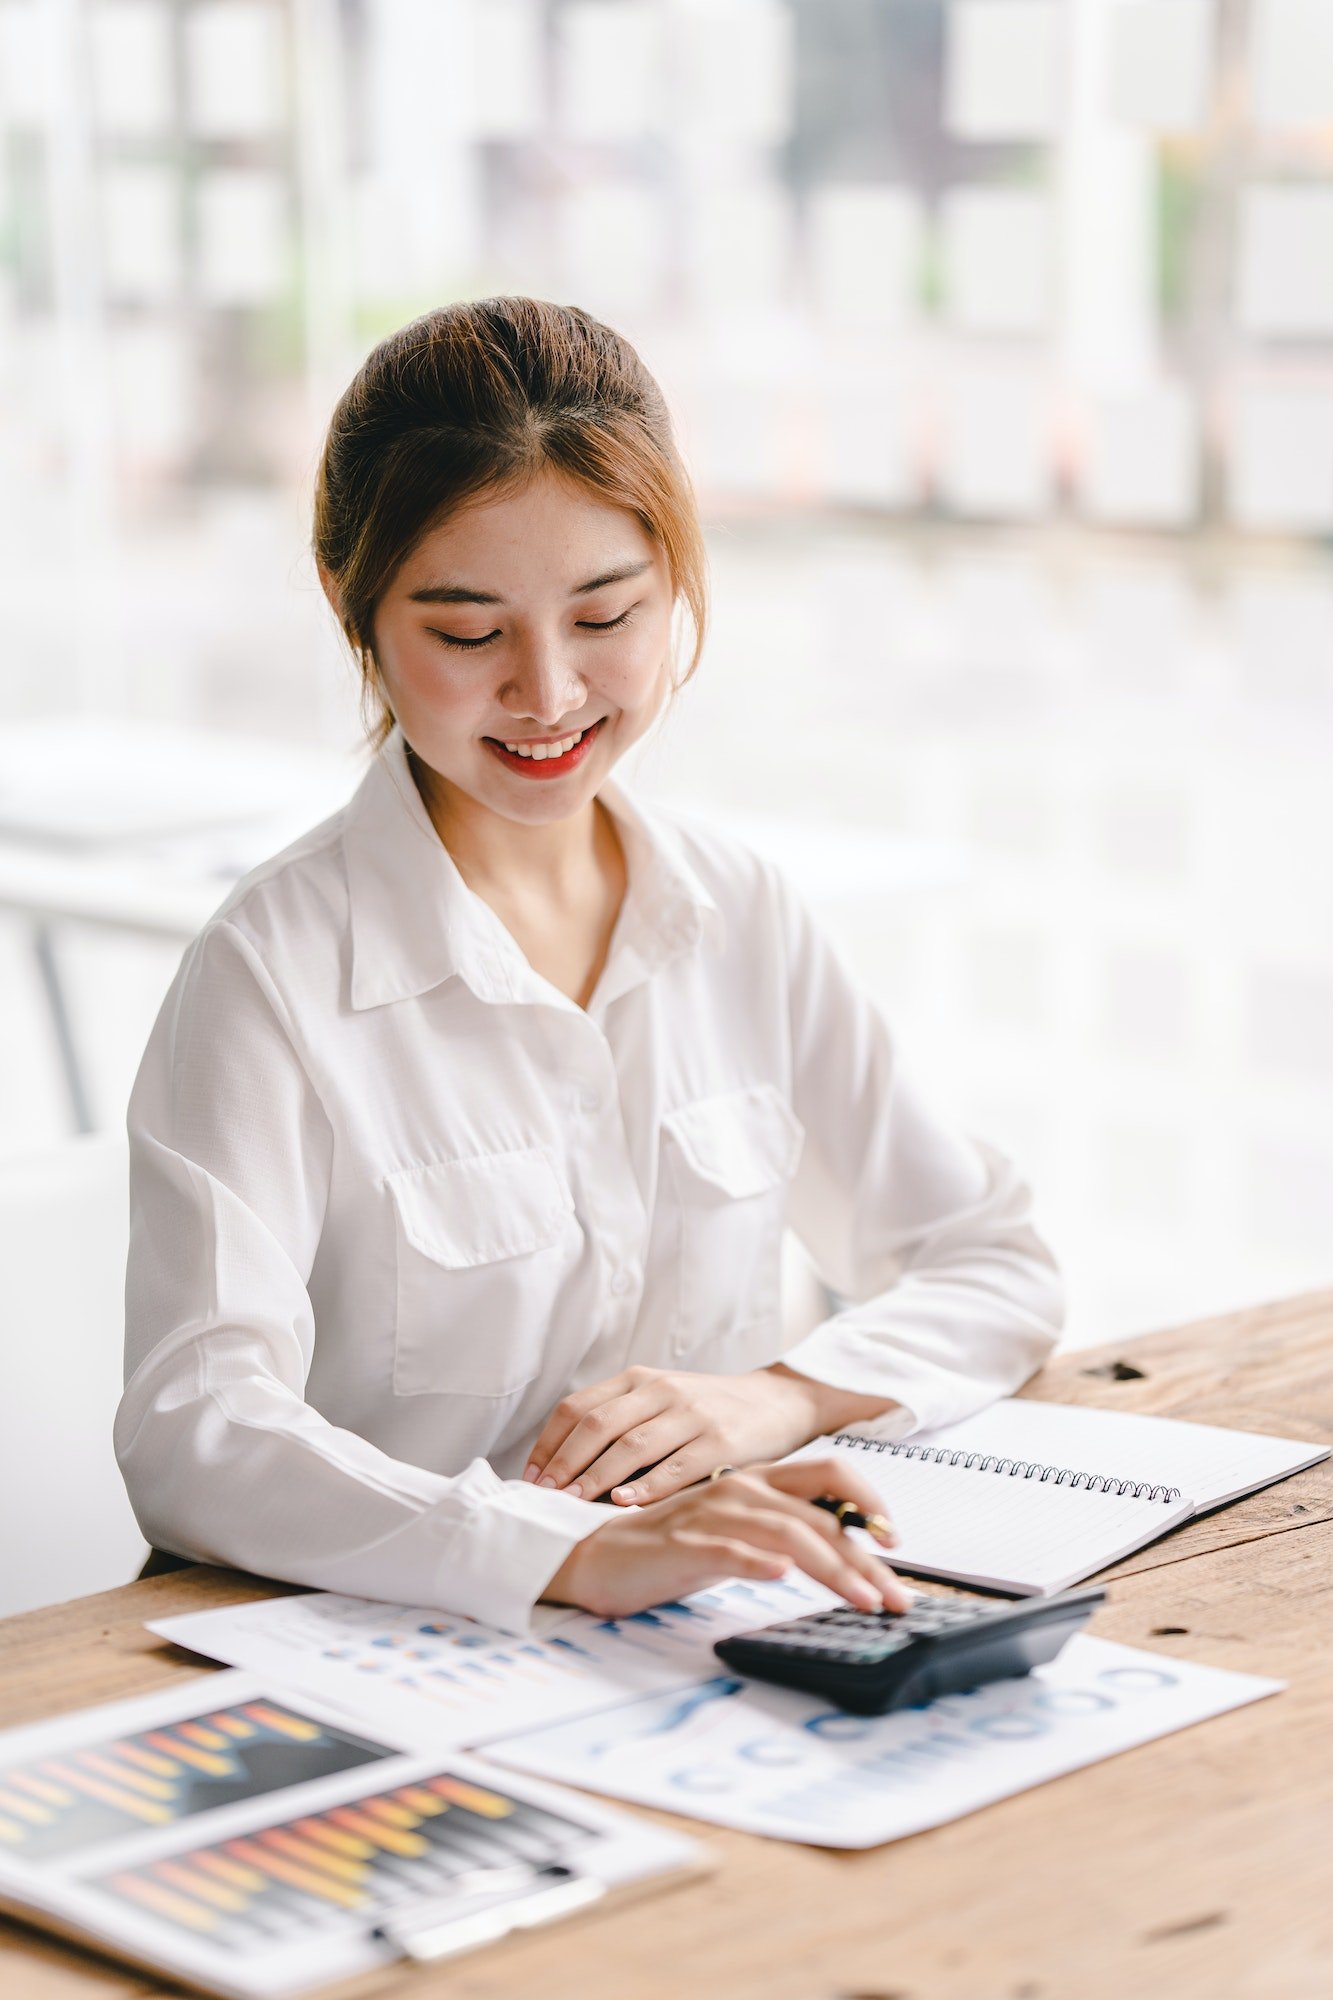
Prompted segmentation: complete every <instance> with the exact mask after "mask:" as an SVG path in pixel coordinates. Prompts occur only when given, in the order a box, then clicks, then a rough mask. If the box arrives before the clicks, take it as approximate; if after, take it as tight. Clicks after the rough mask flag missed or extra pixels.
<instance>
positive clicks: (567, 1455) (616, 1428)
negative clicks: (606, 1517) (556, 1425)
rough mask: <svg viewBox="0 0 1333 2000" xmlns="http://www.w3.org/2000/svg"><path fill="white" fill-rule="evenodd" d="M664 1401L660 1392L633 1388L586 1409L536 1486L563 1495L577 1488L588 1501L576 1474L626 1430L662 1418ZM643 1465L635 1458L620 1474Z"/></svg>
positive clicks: (618, 1438) (599, 1455) (547, 1464)
mask: <svg viewBox="0 0 1333 2000" xmlns="http://www.w3.org/2000/svg"><path fill="white" fill-rule="evenodd" d="M663 1400H664V1397H663V1392H662V1391H661V1390H660V1389H635V1390H632V1391H631V1392H630V1393H629V1394H628V1395H626V1396H615V1397H613V1398H612V1399H611V1401H610V1402H605V1403H602V1404H601V1405H600V1406H599V1407H598V1408H597V1409H595V1410H589V1411H588V1413H587V1415H586V1416H583V1417H580V1419H579V1421H578V1422H577V1423H576V1424H575V1426H574V1428H573V1430H572V1431H571V1432H570V1433H569V1436H568V1437H567V1438H566V1439H565V1440H564V1443H563V1444H562V1445H561V1446H560V1448H559V1450H558V1451H556V1452H554V1453H553V1454H552V1456H551V1457H550V1458H549V1459H548V1460H547V1463H546V1470H545V1471H544V1472H543V1473H542V1474H541V1476H540V1478H539V1479H538V1481H537V1484H538V1485H539V1486H561V1487H563V1488H564V1489H565V1491H566V1492H571V1491H572V1490H573V1488H574V1487H575V1486H577V1487H578V1489H579V1493H580V1494H581V1495H584V1496H585V1497H586V1498H588V1499H591V1498H592V1495H591V1493H590V1492H588V1491H587V1489H585V1488H584V1486H583V1482H582V1480H581V1478H580V1477H579V1475H580V1474H581V1473H582V1472H584V1471H586V1469H587V1468H588V1466H590V1465H591V1464H593V1462H594V1461H595V1460H596V1459H598V1458H600V1457H602V1455H603V1453H605V1452H607V1451H609V1450H610V1449H611V1447H612V1446H613V1445H615V1444H616V1443H618V1442H619V1440H620V1439H621V1438H622V1437H624V1436H625V1434H626V1432H627V1431H632V1430H637V1429H639V1428H640V1427H642V1426H643V1425H645V1424H647V1423H648V1422H649V1421H650V1420H651V1419H652V1418H653V1417H659V1416H661V1415H662V1413H663V1411H662V1405H663ZM642 1464H643V1460H642V1459H641V1458H636V1459H635V1460H634V1461H633V1464H631V1465H627V1466H624V1467H622V1473H623V1472H634V1471H636V1470H637V1469H638V1467H639V1466H641V1465H642Z"/></svg>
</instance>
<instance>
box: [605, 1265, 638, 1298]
mask: <svg viewBox="0 0 1333 2000" xmlns="http://www.w3.org/2000/svg"><path fill="white" fill-rule="evenodd" d="M633 1283H634V1280H633V1278H632V1277H631V1276H630V1274H629V1272H628V1271H617V1272H615V1273H614V1275H613V1276H612V1279H611V1290H612V1291H613V1292H614V1293H615V1295H616V1297H617V1298H618V1299H623V1298H624V1296H625V1294H626V1292H627V1291H628V1290H629V1289H630V1287H631V1285H632V1284H633Z"/></svg>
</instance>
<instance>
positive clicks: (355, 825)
mask: <svg viewBox="0 0 1333 2000" xmlns="http://www.w3.org/2000/svg"><path fill="white" fill-rule="evenodd" d="M598 796H599V797H600V799H601V801H602V804H603V805H604V806H606V808H607V810H608V811H609V812H610V813H611V815H612V817H613V818H614V820H615V822H616V829H617V832H618V833H619V834H620V837H621V843H622V845H623V847H624V850H625V860H626V867H627V870H628V876H629V883H628V887H627V890H626V895H625V904H624V907H623V908H622V910H621V913H620V918H619V920H618V922H617V924H616V928H615V932H614V935H613V938H612V945H611V951H610V953H609V954H608V959H607V964H606V966H605V968H604V970H603V973H602V977H601V979H600V980H599V981H598V986H597V993H596V995H595V996H594V997H595V1001H596V1004H597V1006H598V1008H599V1009H600V1008H601V1007H603V1006H605V1005H607V1004H609V1002H610V1001H611V1000H613V999H615V998H617V997H618V996H619V994H621V993H623V992H626V991H628V989H629V988H630V987H632V986H634V985H637V984H638V983H639V981H640V980H641V979H645V978H647V977H648V976H649V975H650V974H651V973H652V972H654V971H655V970H656V969H657V968H658V967H659V966H660V965H663V964H665V963H666V962H667V961H668V960H669V959H671V958H674V957H677V956H679V955H680V954H681V953H682V952H685V951H688V950H692V949H693V948H694V947H695V945H697V944H698V943H699V941H700V939H701V937H702V936H703V935H704V934H705V932H708V933H709V934H710V935H711V936H712V937H713V938H716V937H717V936H718V935H719V933H720V928H721V914H720V912H719V910H718V907H717V904H716V903H715V902H714V900H713V898H712V897H711V896H710V895H709V893H708V891H707V889H706V888H705V887H704V885H703V883H702V882H701V881H700V880H699V877H698V875H697V874H696V873H695V871H694V870H693V868H692V867H691V866H690V864H689V862H688V861H687V859H686V857H685V854H684V852H683V850H682V844H681V841H680V839H679V836H678V835H677V833H676V831H675V829H674V828H673V827H671V826H670V824H669V823H666V822H663V821H662V820H661V819H659V818H658V816H657V815H656V814H653V815H651V816H650V815H649V814H647V813H646V812H645V811H644V810H643V809H642V808H641V807H640V806H639V805H637V804H636V803H635V802H634V801H633V800H631V799H630V798H629V796H628V795H627V794H626V792H625V791H624V790H623V788H622V787H621V786H620V785H618V784H615V783H614V782H608V783H607V784H606V785H604V786H603V787H602V790H601V792H600V793H599V794H598ZM342 841H343V853H344V857H345V861H346V867H347V884H348V895H349V900H350V909H351V929H352V981H351V1000H352V1006H353V1007H354V1008H356V1009H358V1010H360V1009H362V1008H365V1007H379V1006H383V1005H384V1004H386V1003H387V1002H389V1001H393V1000H406V999H410V998H412V997H414V996H415V995H417V994H421V993H426V992H428V991H430V989H431V988H432V987H435V986H439V985H440V984H442V983H443V981H445V980H446V979H452V978H460V979H462V980H463V981H464V982H465V983H466V984H467V985H468V986H469V987H470V988H471V989H472V991H473V992H474V993H476V994H477V996H478V997H479V998H480V999H483V1000H491V1001H510V1000H542V1001H545V1002H547V1003H550V1002H551V1000H552V996H553V989H552V988H551V986H550V985H549V984H548V983H547V981H545V980H543V979H542V978H541V977H540V976H539V975H538V974H537V973H535V972H534V971H533V969H532V967H531V966H530V965H529V964H528V961H527V959H526V958H525V957H524V955H523V953H522V951H521V950H520V948H519V946H518V944H517V943H516V941H515V940H514V938H513V937H512V936H511V935H510V933H509V932H508V931H507V930H506V929H505V927H504V925H503V924H502V923H501V921H500V919H499V917H497V916H496V914H495V912H494V910H492V909H491V907H490V905H489V904H488V903H487V902H485V901H484V899H483V898H482V897H480V896H478V895H477V894H476V893H475V891H474V890H472V889H469V888H468V886H467V884H466V882H465V881H464V880H463V877H462V876H461V874H460V873H459V871H458V868H457V866H456V864H455V862H454V860H453V857H452V856H451V855H450V853H449V850H448V848H447V847H446V846H445V845H444V842H443V841H442V840H441V839H440V837H439V835H438V834H437V833H436V831H435V828H434V825H433V824H432V822H431V818H430V815H429V814H428V813H427V811H426V808H425V805H424V804H423V802H422V799H421V795H420V793H419V792H418V791H417V788H416V784H415V782H414V780H413V777H412V773H411V770H410V768H409V766H408V762H407V746H406V744H405V743H404V741H403V736H402V731H401V730H400V729H397V728H395V729H394V731H393V733H392V735H391V736H390V737H389V738H388V740H387V741H386V742H385V744H384V745H383V747H382V749H381V750H380V751H379V752H378V754H377V755H376V757H375V760H374V762H373V764H372V765H371V767H370V769H369V771H368V772H367V773H366V776H365V777H364V779H363V780H362V782H361V784H360V786H359V787H358V789H357V791H356V793H355V794H354V796H353V797H352V799H351V801H350V802H349V804H348V806H347V810H346V813H345V814H344V818H343V830H342ZM567 1004H569V1005H571V1006H572V1005H573V1002H572V1001H571V1002H569V1003H567Z"/></svg>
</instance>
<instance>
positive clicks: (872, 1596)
mask: <svg viewBox="0 0 1333 2000" xmlns="http://www.w3.org/2000/svg"><path fill="white" fill-rule="evenodd" d="M719 1505H720V1507H722V1508H724V1509H725V1511H723V1512H719V1513H718V1514H717V1515H715V1516H713V1517H712V1518H713V1520H715V1521H716V1528H717V1532H719V1533H721V1534H726V1535H729V1536H731V1537H732V1538H733V1539H739V1540H744V1541H748V1542H752V1543H754V1544H755V1546H756V1547H759V1548H764V1549H770V1550H773V1551H775V1552H776V1553H778V1554H780V1555H785V1556H788V1557H789V1558H790V1559H791V1561H792V1562H794V1563H795V1564H796V1565H797V1566H798V1568H800V1569H803V1570H804V1571H805V1573H806V1575H807V1576H811V1577H813V1578H814V1579H815V1582H816V1583H822V1584H824V1585H825V1586H826V1588H827V1589H829V1590H835V1591H837V1593H838V1595H839V1596H840V1597H845V1598H846V1599H847V1600H848V1602H849V1603H851V1604H855V1605H856V1606H857V1607H858V1609H860V1610H862V1611H880V1610H882V1609H883V1608H884V1606H885V1605H886V1603H887V1602H888V1601H889V1600H888V1597H887V1596H886V1594H885V1591H884V1589H883V1585H882V1580H881V1578H880V1577H878V1576H876V1577H873V1578H872V1577H870V1576H867V1575H865V1574H864V1573H863V1572H862V1570H861V1568H860V1567H859V1565H858V1564H857V1563H856V1562H855V1561H853V1560H852V1559H851V1554H850V1544H849V1545H848V1546H847V1547H846V1548H839V1547H838V1546H836V1545H835V1544H834V1543H832V1542H830V1541H829V1539H828V1538H827V1536H826V1535H824V1534H823V1533H822V1532H821V1530H820V1529H818V1528H817V1527H815V1526H814V1525H812V1523H811V1522H809V1521H803V1520H801V1519H800V1518H799V1517H798V1516H797V1515H795V1514H794V1513H790V1512H787V1511H786V1510H782V1511H779V1510H777V1509H775V1508H774V1509H769V1508H759V1507H753V1506H746V1507H744V1508H743V1509H742V1510H741V1512H740V1513H739V1514H738V1513H736V1512H734V1511H733V1507H732V1504H729V1503H727V1502H725V1501H724V1502H721V1503H719ZM710 1525H712V1522H711V1521H710ZM845 1539H846V1538H845V1537H844V1538H843V1540H844V1541H845ZM894 1581H895V1582H896V1579H895V1580H894ZM899 1588H900V1587H899ZM894 1608H900V1607H897V1606H895V1607H894Z"/></svg>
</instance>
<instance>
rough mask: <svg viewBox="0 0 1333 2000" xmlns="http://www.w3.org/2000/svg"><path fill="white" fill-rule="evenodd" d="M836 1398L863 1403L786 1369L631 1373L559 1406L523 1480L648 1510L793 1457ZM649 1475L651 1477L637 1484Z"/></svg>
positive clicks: (843, 1407)
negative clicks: (702, 1485)
mask: <svg viewBox="0 0 1333 2000" xmlns="http://www.w3.org/2000/svg"><path fill="white" fill-rule="evenodd" d="M830 1395H831V1396H832V1397H833V1398H834V1399H835V1400H836V1402H837V1404H838V1407H839V1410H846V1409H847V1406H848V1405H849V1404H858V1403H863V1402H865V1401H866V1399H864V1398H860V1397H856V1396H851V1397H849V1396H846V1395H840V1394H839V1392H838V1391H836V1390H834V1391H829V1390H828V1389H827V1388H826V1386H825V1385H824V1384H823V1383H819V1382H813V1381H810V1380H808V1379H807V1378H806V1377H805V1376H803V1375H796V1374H793V1373H792V1372H791V1371H790V1370H789V1369H786V1368H783V1367H781V1365H780V1364H779V1365H777V1366H775V1367H773V1368H758V1369H755V1370H754V1371H753V1372H752V1373H750V1374H747V1375H692V1374H687V1373H685V1372H684V1371H680V1370H676V1369H670V1368H627V1369H625V1371H624V1372H623V1374H620V1375H613V1376H611V1377H610V1378H609V1380H607V1381H605V1382H594V1383H593V1384H592V1385H591V1386H590V1387H589V1388H587V1389H578V1390H576V1391H575V1392H574V1393H573V1394H572V1395H569V1396H563V1397H562V1398H561V1399H560V1401H559V1402H558V1403H557V1404H556V1406H555V1408H554V1409H553V1410H552V1412H551V1414H550V1416H549V1417H548V1418H547V1420H546V1423H545V1425H544V1426H543V1428H542V1432H541V1435H540V1436H539V1438H538V1439H537V1442H536V1444H535V1445H534V1446H533V1448H532V1452H531V1454H530V1456H529V1460H528V1464H527V1466H526V1468H525V1469H524V1473H523V1477H524V1478H525V1479H529V1480H536V1481H537V1482H538V1483H539V1484H540V1485H542V1486H559V1487H563V1489H564V1490H565V1492H566V1493H570V1494H574V1495H576V1496H581V1497H582V1498H583V1499H584V1500H596V1499H597V1498H599V1496H600V1495H601V1494H603V1493H608V1492H609V1493H610V1495H611V1498H612V1499H613V1500H615V1501H617V1502H618V1503H619V1504H620V1505H621V1506H643V1505H645V1504H646V1503H647V1502H649V1501H652V1500H664V1499H665V1498H666V1496H667V1494H668V1493H677V1492H679V1491H680V1489H681V1488H682V1487H685V1486H693V1485H694V1484H695V1482H696V1481H697V1480H700V1479H706V1478H707V1477H708V1475H709V1473H710V1472H712V1471H713V1469H714V1467H715V1466H718V1465H747V1464H753V1463H754V1462H755V1461H756V1460H765V1461H767V1460H770V1459H775V1458H782V1457H783V1456H784V1455H785V1454H786V1453H787V1452H789V1451H795V1450H796V1448H797V1446H798V1445H803V1444H806V1443H808V1442H809V1440H810V1439H811V1438H813V1437H818V1436H819V1435H820V1434H821V1431H822V1430H823V1428H824V1419H825V1418H826V1417H827V1416H828V1410H827V1408H826V1404H827V1401H828V1398H829V1397H830ZM871 1407H873V1409H875V1410H882V1409H884V1408H885V1407H886V1405H885V1404H884V1403H882V1402H880V1403H877V1404H874V1405H873V1406H871ZM862 1414H867V1415H868V1414H870V1407H868V1408H867V1409H866V1410H864V1411H863V1412H862ZM832 1421H834V1422H837V1421H851V1416H850V1414H849V1415H848V1416H847V1417H846V1418H841V1417H838V1418H834V1419H833V1420H832ZM644 1466H648V1467H650V1468H651V1470H650V1471H647V1472H644V1474H643V1477H642V1478H641V1479H639V1478H635V1477H634V1475H635V1474H636V1473H637V1472H639V1471H640V1469H641V1468H642V1467H644ZM626 1481H628V1482H629V1483H628V1484H625V1483H623V1482H626Z"/></svg>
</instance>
